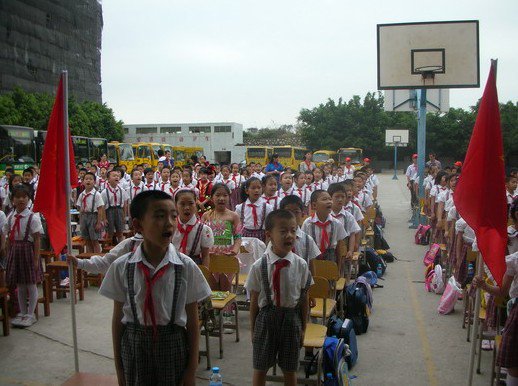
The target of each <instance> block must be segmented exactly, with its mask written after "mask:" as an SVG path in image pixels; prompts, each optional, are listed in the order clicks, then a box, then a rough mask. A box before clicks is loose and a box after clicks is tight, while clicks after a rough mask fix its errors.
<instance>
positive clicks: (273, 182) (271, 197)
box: [253, 174, 280, 210]
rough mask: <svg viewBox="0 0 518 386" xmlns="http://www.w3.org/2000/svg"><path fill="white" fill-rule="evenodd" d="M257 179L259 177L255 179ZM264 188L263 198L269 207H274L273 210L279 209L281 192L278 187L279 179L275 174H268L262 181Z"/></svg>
mask: <svg viewBox="0 0 518 386" xmlns="http://www.w3.org/2000/svg"><path fill="white" fill-rule="evenodd" d="M253 178H257V177H253ZM261 184H262V187H263V195H262V196H261V197H262V198H263V200H265V201H266V202H267V203H268V204H269V205H271V206H272V209H273V210H277V209H279V202H280V199H279V194H278V193H279V192H278V190H277V189H278V185H277V178H276V177H275V176H274V175H273V174H268V175H266V176H264V177H263V179H262V180H261Z"/></svg>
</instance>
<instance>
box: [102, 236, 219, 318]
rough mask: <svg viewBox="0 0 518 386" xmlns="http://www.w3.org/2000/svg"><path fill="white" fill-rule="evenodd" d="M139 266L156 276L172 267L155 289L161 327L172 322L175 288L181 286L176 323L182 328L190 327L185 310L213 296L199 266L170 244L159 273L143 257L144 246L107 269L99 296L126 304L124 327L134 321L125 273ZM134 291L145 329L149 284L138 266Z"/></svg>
mask: <svg viewBox="0 0 518 386" xmlns="http://www.w3.org/2000/svg"><path fill="white" fill-rule="evenodd" d="M139 262H143V263H144V264H145V265H146V266H148V267H149V269H150V273H151V275H154V274H155V272H157V271H158V270H159V269H160V268H162V267H163V266H165V265H167V264H169V266H170V267H169V268H168V269H167V272H166V273H165V274H164V275H163V276H162V277H161V278H159V279H158V280H157V281H156V283H155V285H154V286H153V301H154V306H155V313H156V323H157V325H159V326H164V325H167V324H168V323H169V322H170V320H171V314H172V312H171V311H172V306H173V293H174V288H175V286H176V285H177V284H180V291H179V294H178V300H177V304H176V310H175V320H174V323H175V324H176V325H178V326H180V327H185V325H186V324H187V313H186V311H185V306H186V305H188V304H191V303H194V302H199V301H201V300H203V299H206V298H207V297H208V296H210V294H211V290H210V287H209V285H208V284H207V281H206V280H205V278H204V277H203V274H202V273H201V271H200V269H199V268H198V267H197V266H196V263H195V262H194V261H192V260H191V259H190V258H189V257H188V256H185V255H184V254H181V253H178V252H177V251H176V249H175V247H174V246H173V245H172V244H169V248H168V250H167V252H166V255H165V256H164V258H163V259H162V261H161V262H160V264H159V265H158V266H157V267H156V269H155V268H154V267H153V266H152V265H151V264H149V262H148V261H147V260H146V259H145V257H144V256H143V254H142V245H140V246H139V247H138V248H137V249H136V251H135V252H134V253H128V254H126V255H124V256H122V257H119V258H118V259H117V260H115V261H114V262H113V264H112V265H111V266H110V268H109V269H108V272H107V273H106V276H105V277H104V280H103V282H102V284H101V288H100V289H99V293H100V294H101V295H103V296H105V297H107V298H109V299H112V300H115V301H117V302H120V303H124V306H123V307H122V312H123V316H122V323H124V324H126V323H132V322H133V321H134V319H133V313H132V311H131V305H130V302H129V293H128V280H127V273H126V270H127V266H128V264H129V263H139ZM173 264H176V265H181V266H182V279H181V282H180V283H176V282H175V272H174V266H173ZM134 289H135V303H136V308H137V317H138V319H139V322H140V324H142V325H144V315H143V310H144V307H143V305H144V300H145V297H146V284H145V279H144V275H143V273H142V271H141V270H140V269H139V267H138V266H135V277H134Z"/></svg>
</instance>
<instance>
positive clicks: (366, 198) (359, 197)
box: [354, 190, 372, 212]
mask: <svg viewBox="0 0 518 386" xmlns="http://www.w3.org/2000/svg"><path fill="white" fill-rule="evenodd" d="M354 198H355V199H356V202H357V203H358V204H359V205H360V209H361V211H362V212H366V211H367V208H368V207H369V206H371V205H372V199H371V198H370V195H369V193H368V192H366V191H365V190H361V191H359V192H358V193H356V195H355V196H354Z"/></svg>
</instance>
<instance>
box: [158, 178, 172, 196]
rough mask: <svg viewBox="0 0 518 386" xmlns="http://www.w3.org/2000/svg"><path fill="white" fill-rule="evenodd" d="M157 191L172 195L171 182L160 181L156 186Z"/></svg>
mask: <svg viewBox="0 0 518 386" xmlns="http://www.w3.org/2000/svg"><path fill="white" fill-rule="evenodd" d="M155 190H161V191H162V192H165V193H167V194H169V195H171V193H170V190H171V183H170V182H169V181H166V182H164V181H162V180H160V181H158V182H157V183H156V184H155Z"/></svg>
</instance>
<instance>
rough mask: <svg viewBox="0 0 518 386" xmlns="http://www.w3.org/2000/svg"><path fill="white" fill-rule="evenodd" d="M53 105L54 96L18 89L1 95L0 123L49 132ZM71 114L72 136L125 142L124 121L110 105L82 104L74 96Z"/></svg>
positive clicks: (71, 101)
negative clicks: (117, 118)
mask: <svg viewBox="0 0 518 386" xmlns="http://www.w3.org/2000/svg"><path fill="white" fill-rule="evenodd" d="M53 104H54V96H52V95H50V94H40V93H27V92H25V91H23V90H22V89H20V88H16V89H15V90H14V91H12V92H10V93H8V94H4V95H0V124H4V125H18V126H28V127H32V128H33V129H35V130H47V124H48V119H49V117H50V112H51V110H52V106H53ZM68 114H69V123H70V130H71V132H72V135H83V136H87V137H100V138H106V139H108V140H115V141H122V138H123V130H122V124H123V122H122V121H120V120H116V119H115V116H114V114H113V110H112V109H110V108H109V107H108V106H107V105H106V104H100V103H97V102H91V101H85V102H82V103H79V102H77V101H76V100H75V99H74V98H73V97H71V98H69V102H68Z"/></svg>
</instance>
